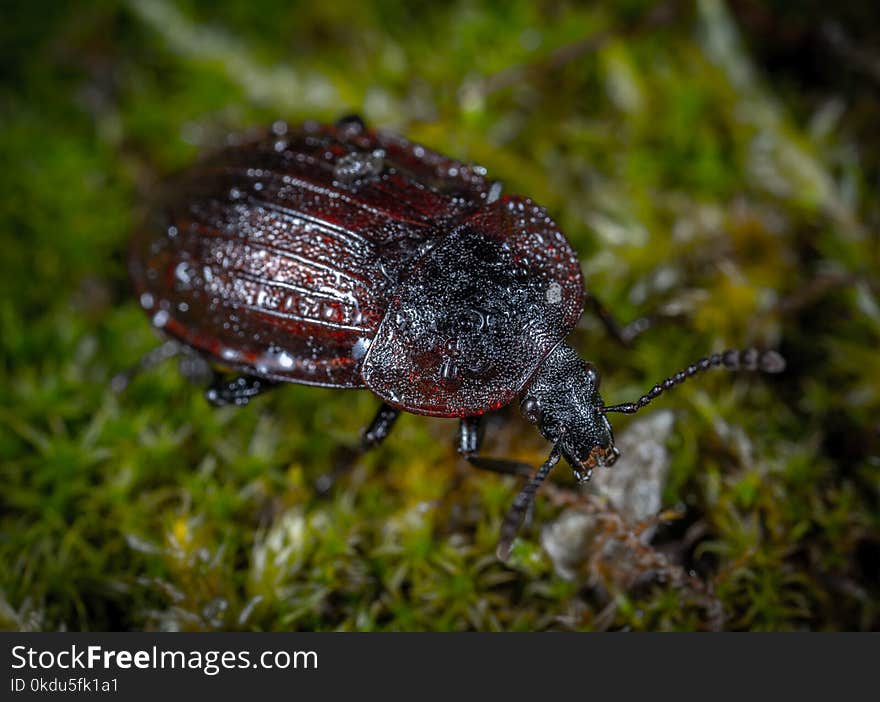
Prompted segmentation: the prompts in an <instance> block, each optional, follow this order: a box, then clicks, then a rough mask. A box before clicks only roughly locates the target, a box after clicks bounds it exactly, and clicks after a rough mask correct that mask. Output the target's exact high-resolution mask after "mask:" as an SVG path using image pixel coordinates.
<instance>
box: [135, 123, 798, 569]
mask: <svg viewBox="0 0 880 702" xmlns="http://www.w3.org/2000/svg"><path fill="white" fill-rule="evenodd" d="M129 269H130V274H131V279H132V281H133V284H134V287H135V289H136V291H137V294H138V296H139V299H140V303H141V306H142V307H143V308H144V310H145V311H146V312H147V313H148V314H149V315H150V317H151V319H152V323H153V325H154V326H155V327H157V328H159V329H161V330H162V331H163V332H164V333H165V334H167V335H169V336H170V337H171V338H172V339H173V340H176V342H175V343H176V344H177V345H178V347H179V348H183V349H185V350H189V351H190V352H194V353H195V354H196V355H197V356H198V357H201V358H204V359H207V360H208V361H210V362H211V363H212V364H214V366H215V367H217V366H219V367H223V368H225V369H230V370H232V371H234V372H236V373H238V375H237V376H236V377H234V378H231V379H230V378H229V377H228V375H226V376H224V375H222V374H220V373H219V372H218V371H215V376H214V379H213V382H211V384H210V387H209V388H208V389H207V391H206V396H207V398H208V400H209V401H211V402H212V403H213V404H215V405H224V404H236V405H244V404H247V402H248V401H249V400H250V399H251V398H252V397H254V396H255V395H257V394H259V393H261V392H263V391H265V390H266V389H268V388H270V387H273V386H275V385H278V384H280V383H303V384H306V385H317V386H323V387H333V388H367V389H369V390H370V391H372V392H373V393H374V394H375V395H376V396H378V398H379V399H380V400H381V401H382V404H381V406H380V408H379V410H378V412H377V414H376V416H375V418H374V419H373V421H372V422H371V423H370V425H369V426H368V427H367V429H366V430H365V431H364V433H363V437H362V443H363V446H364V447H365V448H369V447H371V446H375V445H377V444H378V443H380V442H381V441H382V440H384V439H385V438H386V437H387V436H388V433H389V432H390V431H391V428H392V426H393V425H394V422H395V420H396V419H397V417H398V416H399V414H400V412H401V411H406V412H412V413H415V414H422V415H431V416H437V417H450V418H458V419H459V422H460V424H459V434H458V451H459V452H460V453H462V454H463V455H465V456H466V457H467V459H468V460H469V461H470V462H471V463H472V464H474V465H476V466H478V467H483V468H489V469H492V470H500V471H507V472H514V473H522V470H521V467H522V464H516V463H513V462H507V461H501V460H497V459H491V458H486V457H483V456H480V455H479V448H480V439H481V432H480V419H481V417H482V416H483V415H484V414H486V413H487V412H491V411H493V410H497V409H499V408H501V407H503V406H505V405H507V404H509V403H511V402H513V401H514V400H515V399H516V398H517V397H519V398H520V410H521V412H522V414H523V416H524V417H525V418H526V420H528V421H529V422H531V423H532V424H535V425H537V428H538V430H539V431H540V433H541V434H542V435H543V436H544V437H545V438H546V439H547V440H548V441H550V442H552V449H551V451H550V455H549V456H548V458H547V460H546V461H545V462H544V463H543V464H542V465H541V466H540V468H539V469H538V470H537V472H535V473H534V474H533V475H531V477H530V479H529V480H528V481H527V483H526V484H525V487H524V488H523V489H522V491H521V492H520V493H519V494H518V495H517V497H516V499H515V501H514V503H513V505H512V506H511V508H510V510H509V512H508V514H507V516H506V517H505V520H504V522H503V524H502V527H501V534H500V539H499V546H498V555H499V557H500V558H502V559H506V557H507V556H508V554H509V552H510V549H511V545H512V543H513V540H514V538H515V535H516V532H517V530H518V528H519V525H520V523H521V521H522V520H523V518H524V516H525V514H526V511H527V510H528V508H529V506H530V505H531V503H532V500H533V497H534V495H535V492H536V491H537V489H538V487H539V486H540V484H541V482H542V481H543V480H544V479H545V478H546V477H547V475H548V474H549V472H550V470H551V469H552V468H553V466H554V465H556V464H557V463H558V462H559V460H560V459H561V458H564V459H565V460H566V461H567V462H568V464H569V465H570V466H571V467H572V469H573V470H574V474H575V476H576V478H577V479H578V480H580V481H583V480H587V479H589V477H590V475H591V472H592V470H593V469H594V468H595V467H597V466H610V465H612V464H613V463H614V462H615V460H616V459H617V457H618V454H619V452H618V450H617V448H616V447H615V445H614V436H613V432H612V428H611V424H610V422H609V420H608V414H609V413H612V412H623V413H630V414H631V413H634V412H637V411H638V410H640V409H642V408H643V407H645V406H646V405H647V404H649V403H650V402H651V401H652V400H654V399H655V398H656V397H657V396H659V395H660V394H661V393H662V392H664V391H665V390H667V389H669V388H671V387H672V386H674V385H677V384H678V383H681V382H682V381H684V380H685V379H687V378H690V377H691V376H693V375H694V374H696V373H699V372H701V371H704V370H707V369H709V368H714V367H724V368H728V369H740V368H742V369H746V370H761V371H766V372H771V373H775V372H779V371H781V370H783V368H784V365H785V364H784V361H783V359H782V357H781V356H780V355H779V354H778V353H776V352H775V351H760V352H759V351H757V350H754V349H746V350H742V351H736V350H733V351H726V352H724V353H717V354H713V355H711V356H708V357H706V358H703V359H701V360H699V361H697V362H696V363H694V364H691V365H689V366H688V367H687V368H685V369H683V370H681V371H680V372H678V373H676V374H675V375H672V376H670V377H669V378H667V379H666V380H664V381H663V382H661V383H659V384H658V385H655V386H654V387H653V388H652V389H651V390H650V391H649V392H647V393H646V394H645V395H643V396H641V397H640V398H639V399H638V400H636V401H635V402H629V403H624V404H619V405H613V406H607V405H605V403H604V402H603V400H602V397H601V395H600V394H599V374H598V372H597V370H596V368H595V367H594V366H593V365H592V364H591V363H589V362H586V361H584V360H582V359H581V358H580V356H579V355H578V353H577V352H576V351H575V350H574V349H573V348H572V347H571V346H569V345H568V344H566V342H565V338H566V337H567V336H568V334H569V332H571V330H572V329H573V328H574V326H575V324H576V323H577V321H578V319H579V317H580V316H581V314H582V312H583V311H584V309H585V307H587V306H589V307H591V308H592V309H593V310H594V311H595V312H597V313H598V315H599V317H600V319H601V320H602V321H603V322H604V323H605V326H606V327H607V328H608V330H609V331H610V332H611V333H612V334H613V335H614V336H615V337H616V338H618V339H619V340H622V341H624V342H626V341H629V340H631V338H632V336H634V335H635V333H637V332H638V331H641V330H643V329H644V328H646V326H647V324H645V323H643V322H640V323H636V324H635V325H634V326H633V325H631V326H630V327H627V328H622V327H620V325H618V324H617V323H616V322H615V321H614V319H613V317H612V316H611V315H610V314H609V313H608V312H607V311H606V310H605V308H604V307H603V306H602V305H601V304H600V303H599V302H598V300H597V299H596V297H595V296H594V295H592V294H590V293H588V292H587V291H586V289H585V286H584V280H583V276H582V273H581V268H580V264H579V260H578V256H577V254H576V252H575V251H574V249H573V248H572V246H571V245H570V244H569V242H568V241H567V240H566V238H565V236H564V235H563V233H562V232H561V231H560V230H559V228H558V226H557V225H556V223H555V222H554V221H553V220H552V219H551V218H550V216H549V215H548V213H547V211H546V210H545V209H544V208H542V207H541V206H540V205H538V204H536V203H534V202H533V201H532V200H530V199H529V198H527V197H522V196H518V195H508V194H503V193H502V187H501V184H500V183H499V182H497V181H493V180H491V179H490V178H489V177H488V176H487V174H486V171H485V169H483V168H481V167H479V166H475V165H469V164H465V163H462V162H459V161H456V160H454V159H451V158H448V157H446V156H443V155H441V154H439V153H437V152H435V151H432V150H430V149H428V148H426V147H424V146H421V145H419V144H415V143H412V142H409V141H407V140H406V139H404V138H402V137H400V136H397V135H394V134H391V133H387V132H383V131H376V130H372V129H368V128H367V127H366V126H365V124H364V122H363V121H362V120H361V119H360V118H358V117H355V116H352V117H346V118H343V119H341V120H340V121H338V122H337V123H335V124H333V125H322V124H319V123H317V122H306V123H304V124H302V125H301V126H299V127H289V126H288V125H287V124H285V123H282V122H277V123H275V124H274V125H273V126H272V128H271V129H270V130H266V131H265V132H263V133H262V134H259V135H257V136H254V137H252V138H235V139H233V140H232V142H231V143H230V144H228V145H227V147H226V148H224V149H222V150H220V151H218V152H216V153H214V154H212V155H210V156H208V157H207V158H205V159H204V160H203V161H202V162H201V163H200V164H199V165H197V166H196V167H194V168H193V169H191V170H189V171H186V172H184V173H183V174H182V175H180V176H179V177H177V178H176V179H175V180H172V181H171V183H170V185H169V188H168V193H167V195H166V196H165V197H164V199H163V200H162V201H161V205H160V206H159V207H157V208H156V210H155V211H154V213H153V217H152V223H151V224H149V225H147V226H144V227H143V228H141V229H140V230H139V231H138V232H137V233H136V234H135V236H134V237H133V240H132V245H131V252H130V258H129ZM627 335H628V336H627ZM165 355H167V354H165ZM159 357H164V356H163V354H162V353H160V354H159Z"/></svg>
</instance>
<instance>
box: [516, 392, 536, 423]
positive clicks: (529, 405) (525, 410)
mask: <svg viewBox="0 0 880 702" xmlns="http://www.w3.org/2000/svg"><path fill="white" fill-rule="evenodd" d="M519 411H520V412H522V415H523V417H525V418H526V419H527V420H528V421H529V422H531V423H532V424H537V423H538V422H539V421H541V405H540V403H539V402H538V400H537V399H536V398H534V397H524V398H523V401H522V402H520V403H519Z"/></svg>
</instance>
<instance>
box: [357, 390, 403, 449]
mask: <svg viewBox="0 0 880 702" xmlns="http://www.w3.org/2000/svg"><path fill="white" fill-rule="evenodd" d="M399 416H400V410H399V409H397V408H396V407H392V406H391V405H386V404H385V403H384V402H383V403H382V406H381V407H379V410H378V411H377V412H376V416H375V417H373V421H372V422H370V425H369V426H368V427H367V428H366V429H364V433H363V434H362V435H361V446H362V447H363V449H364V450H365V451H366V450H367V449H371V448H373V447H374V446H378V445H379V444H381V443H382V442H383V441H384V440H385V437H387V436H388V434H390V433H391V428H392V427H393V426H394V422H395V421H397V418H398V417H399Z"/></svg>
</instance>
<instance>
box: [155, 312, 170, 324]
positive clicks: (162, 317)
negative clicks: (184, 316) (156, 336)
mask: <svg viewBox="0 0 880 702" xmlns="http://www.w3.org/2000/svg"><path fill="white" fill-rule="evenodd" d="M166 324H168V313H167V312H166V311H165V310H159V311H158V312H156V314H154V315H153V326H155V327H158V328H159V329H161V328H162V327H164V326H165V325H166Z"/></svg>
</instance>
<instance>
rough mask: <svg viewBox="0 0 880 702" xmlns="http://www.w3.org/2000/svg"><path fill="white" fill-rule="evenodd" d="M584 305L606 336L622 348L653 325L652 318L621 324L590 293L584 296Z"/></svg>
mask: <svg viewBox="0 0 880 702" xmlns="http://www.w3.org/2000/svg"><path fill="white" fill-rule="evenodd" d="M584 304H585V305H586V306H587V307H589V308H590V309H591V310H592V311H593V314H595V315H596V316H597V317H598V318H599V321H600V322H602V325H603V326H604V327H605V330H606V331H607V332H608V334H609V335H610V336H611V337H612V338H613V339H614V340H616V341H617V342H618V343H619V344H621V345H622V346H629V345H630V344H632V342H633V341H634V340H635V338H636V337H637V336H639V335H640V334H641V333H642V332H644V331H647V330H648V329H650V328H651V327H652V326H653V325H654V319H653V318H652V317H639V318H638V319H636V320H633V321H632V322H630V323H629V324H621V323H620V322H619V321H618V320H617V318H616V317H615V316H614V315H613V314H612V313H611V311H610V310H609V309H608V308H607V307H605V305H603V304H602V302H601V301H600V300H599V298H597V297H596V296H595V295H593V293H590V292H588V293H587V294H586V296H585V298H584Z"/></svg>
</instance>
